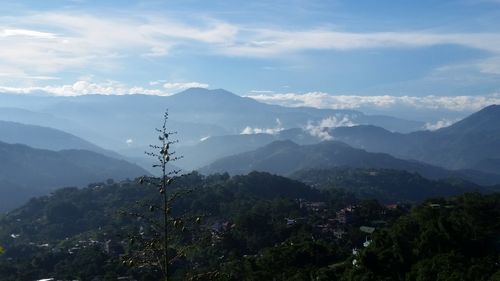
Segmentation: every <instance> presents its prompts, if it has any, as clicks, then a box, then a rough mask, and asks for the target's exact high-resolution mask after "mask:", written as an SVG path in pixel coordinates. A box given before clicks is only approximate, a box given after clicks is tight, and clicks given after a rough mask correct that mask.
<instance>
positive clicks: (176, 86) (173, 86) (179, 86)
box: [163, 82, 210, 92]
mask: <svg viewBox="0 0 500 281" xmlns="http://www.w3.org/2000/svg"><path fill="white" fill-rule="evenodd" d="M209 86H210V85H208V84H206V83H199V82H183V83H179V82H178V83H165V84H163V88H165V89H167V90H169V91H170V92H178V91H182V90H186V89H189V88H208V87H209Z"/></svg>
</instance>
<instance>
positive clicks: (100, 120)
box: [0, 88, 423, 153]
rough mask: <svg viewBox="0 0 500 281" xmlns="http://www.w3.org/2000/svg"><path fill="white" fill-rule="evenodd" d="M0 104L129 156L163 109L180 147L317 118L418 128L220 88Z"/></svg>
mask: <svg viewBox="0 0 500 281" xmlns="http://www.w3.org/2000/svg"><path fill="white" fill-rule="evenodd" d="M0 104H2V106H4V107H11V108H18V109H22V110H28V111H30V112H36V113H38V114H47V115H51V116H54V117H56V118H57V120H67V121H68V122H71V123H73V124H77V125H78V126H82V124H84V125H85V126H88V127H89V128H86V129H87V130H82V133H77V134H76V133H75V132H74V131H70V130H67V129H64V128H62V127H60V126H57V125H55V126H54V125H51V126H50V127H52V128H56V129H62V130H64V131H67V132H70V133H73V134H76V135H78V136H80V137H83V138H84V139H86V140H89V141H91V142H93V143H95V144H97V145H99V146H101V147H104V148H106V149H112V150H124V151H126V150H128V151H130V152H131V153H135V152H134V149H135V148H137V149H138V150H139V149H140V150H141V151H142V150H143V147H145V146H147V145H148V144H149V143H150V142H151V140H152V139H156V136H155V130H154V128H155V127H156V126H158V125H161V124H159V120H161V117H162V116H163V112H164V111H165V109H167V108H168V110H169V116H170V119H169V123H168V126H169V128H170V129H172V131H177V132H178V133H179V134H178V138H179V140H180V143H181V144H184V145H194V144H196V143H198V142H199V140H200V139H202V138H205V137H208V136H220V135H235V134H240V133H241V132H242V131H243V130H245V128H247V127H250V128H257V129H269V128H276V127H282V128H284V129H289V128H301V127H305V126H306V125H307V124H319V123H321V121H322V120H330V121H332V122H348V123H349V122H351V123H354V124H372V125H377V126H381V127H385V128H387V129H388V130H391V131H404V132H409V131H412V130H416V129H418V128H421V127H422V126H423V123H421V122H415V121H408V120H403V119H398V118H393V117H388V116H369V115H364V114H363V113H361V112H359V111H354V110H330V109H316V108H306V107H300V108H288V107H282V106H277V105H270V104H264V103H260V102H257V101H256V100H253V99H251V98H248V97H241V96H238V95H235V94H233V93H231V92H228V91H225V90H222V89H217V90H207V89H200V88H194V89H188V90H185V91H183V92H180V93H178V94H175V95H172V96H149V95H121V96H120V95H97V94H96V95H85V96H77V97H47V96H34V95H22V96H21V95H9V94H0ZM9 121H16V122H21V121H20V120H11V119H9ZM35 121H36V120H35ZM52 121H54V119H52ZM22 123H27V122H22ZM30 124H36V125H43V124H38V123H30ZM61 126H66V125H65V124H61ZM66 127H67V126H66ZM102 136H106V138H103V137H102Z"/></svg>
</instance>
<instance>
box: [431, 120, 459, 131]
mask: <svg viewBox="0 0 500 281" xmlns="http://www.w3.org/2000/svg"><path fill="white" fill-rule="evenodd" d="M457 121H458V119H457V120H449V119H441V120H438V121H436V122H428V123H425V125H424V129H425V130H429V131H435V130H438V129H441V128H445V127H448V126H451V125H453V124H454V123H456V122H457Z"/></svg>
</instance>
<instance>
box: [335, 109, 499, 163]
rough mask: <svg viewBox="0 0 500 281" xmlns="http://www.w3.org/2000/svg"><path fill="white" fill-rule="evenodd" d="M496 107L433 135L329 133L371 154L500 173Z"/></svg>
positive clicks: (359, 130)
mask: <svg viewBox="0 0 500 281" xmlns="http://www.w3.org/2000/svg"><path fill="white" fill-rule="evenodd" d="M498 120H500V106H499V105H491V106H488V107H486V108H484V109H482V110H480V111H478V112H476V113H474V114H472V115H470V116H469V117H467V118H465V119H463V120H461V121H459V122H457V123H455V124H453V125H451V126H449V127H445V128H441V129H439V130H436V131H417V132H413V133H409V134H401V133H394V132H390V131H388V130H385V129H383V128H377V127H374V126H356V127H343V128H335V129H331V130H330V132H329V134H330V135H331V136H333V137H334V138H335V139H336V140H339V141H342V142H346V143H348V144H350V145H352V146H354V147H357V148H362V149H366V150H367V151H371V152H384V153H389V154H392V155H394V156H396V157H401V158H406V159H415V160H418V161H422V162H426V163H429V164H433V165H438V166H442V167H445V168H447V169H480V170H481V171H484V172H496V173H500V170H499V169H498V162H499V161H500V149H498V148H499V147H500V122H498Z"/></svg>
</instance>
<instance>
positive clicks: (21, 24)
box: [0, 11, 500, 75]
mask: <svg viewBox="0 0 500 281" xmlns="http://www.w3.org/2000/svg"><path fill="white" fill-rule="evenodd" d="M34 26H36V29H35V28H33V27H34ZM0 38H2V44H0V63H1V64H2V65H4V66H10V67H13V68H16V69H19V70H23V71H27V70H30V72H35V73H34V75H49V74H52V73H55V72H58V71H61V70H65V69H67V68H84V67H96V68H98V69H102V68H112V67H113V65H114V64H115V63H117V62H118V63H119V62H125V60H126V59H129V58H130V57H134V56H135V57H158V56H168V55H170V54H171V53H172V50H173V49H177V50H180V51H183V50H188V52H189V51H191V52H195V53H196V52H197V53H203V54H219V55H225V56H242V57H283V56H286V55H287V54H289V53H293V52H301V51H306V50H350V49H363V48H393V47H405V48H414V47H428V46H435V45H445V44H451V45H460V46H465V47H470V48H475V49H481V50H485V51H488V52H490V53H492V54H493V55H492V56H497V57H498V56H499V55H500V33H432V32H427V31H407V32H366V33H354V32H343V31H339V30H334V29H331V28H311V29H303V30H286V29H282V28H278V27H276V28H267V29H263V28H255V27H252V26H249V25H241V24H234V23H229V22H224V21H221V20H217V19H207V18H205V19H202V20H201V21H196V22H194V21H189V20H185V19H183V20H179V19H175V18H168V19H165V18H158V17H152V16H144V15H133V16H126V17H117V16H99V15H92V14H85V13H83V14H82V13H74V12H65V11H58V12H45V13H37V14H27V15H23V16H17V17H6V16H4V17H0ZM186 47H188V48H186ZM483 69H484V70H485V71H490V72H494V73H497V70H498V68H497V67H496V66H495V64H494V62H488V61H485V62H484V67H483ZM491 69H493V70H491Z"/></svg>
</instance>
